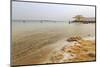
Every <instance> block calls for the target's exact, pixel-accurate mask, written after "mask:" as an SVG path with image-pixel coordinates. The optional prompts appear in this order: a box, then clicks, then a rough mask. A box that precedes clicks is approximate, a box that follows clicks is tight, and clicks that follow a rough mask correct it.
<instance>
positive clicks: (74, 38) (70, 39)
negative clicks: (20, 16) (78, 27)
mask: <svg viewBox="0 0 100 67" xmlns="http://www.w3.org/2000/svg"><path fill="white" fill-rule="evenodd" d="M81 39H82V38H81V37H80V36H75V37H70V38H68V39H67V41H68V42H72V41H77V40H81Z"/></svg>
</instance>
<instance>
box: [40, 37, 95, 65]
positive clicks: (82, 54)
mask: <svg viewBox="0 0 100 67" xmlns="http://www.w3.org/2000/svg"><path fill="white" fill-rule="evenodd" d="M78 41H79V42H80V43H79V42H78ZM65 42H66V43H67V44H65V45H64V46H61V47H60V49H59V50H57V49H55V50H54V51H53V53H52V54H51V55H50V56H51V57H50V58H49V60H47V61H45V62H41V63H62V62H79V61H93V60H96V58H95V37H90V36H88V37H82V39H81V40H77V41H72V42H67V41H65ZM62 44H64V43H63V42H62ZM84 44H85V45H84ZM57 48H58V47H57ZM83 49H84V50H83ZM69 50H70V51H69ZM71 51H72V52H71Z"/></svg>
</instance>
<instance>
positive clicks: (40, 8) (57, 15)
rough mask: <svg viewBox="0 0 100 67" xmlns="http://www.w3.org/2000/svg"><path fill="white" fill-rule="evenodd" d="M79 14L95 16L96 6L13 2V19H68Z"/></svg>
mask: <svg viewBox="0 0 100 67" xmlns="http://www.w3.org/2000/svg"><path fill="white" fill-rule="evenodd" d="M78 14H81V15H83V16H86V17H94V16H95V7H92V6H79V5H77V6H76V5H61V4H46V3H29V2H12V19H27V20H29V19H32V20H41V19H42V20H43V19H44V20H63V21H65V20H66V21H67V20H70V19H71V18H72V17H73V16H75V15H78Z"/></svg>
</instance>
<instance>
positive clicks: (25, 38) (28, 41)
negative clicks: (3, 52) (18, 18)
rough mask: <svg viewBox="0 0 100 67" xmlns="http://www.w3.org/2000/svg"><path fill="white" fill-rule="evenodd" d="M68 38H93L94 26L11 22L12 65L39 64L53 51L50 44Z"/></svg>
mask: <svg viewBox="0 0 100 67" xmlns="http://www.w3.org/2000/svg"><path fill="white" fill-rule="evenodd" d="M70 36H83V37H87V36H95V24H75V23H72V24H68V23H64V22H56V23H53V22H44V23H39V22H25V23H23V22H12V56H13V64H37V63H40V62H42V61H44V60H45V59H46V58H48V55H49V53H51V52H52V50H54V49H55V47H56V45H55V47H53V48H52V47H50V46H52V44H53V45H54V43H56V42H57V41H60V40H62V39H64V38H66V39H67V38H68V37H70ZM56 48H57V47H56ZM41 51H42V52H41ZM41 55H42V56H41ZM43 55H44V56H43Z"/></svg>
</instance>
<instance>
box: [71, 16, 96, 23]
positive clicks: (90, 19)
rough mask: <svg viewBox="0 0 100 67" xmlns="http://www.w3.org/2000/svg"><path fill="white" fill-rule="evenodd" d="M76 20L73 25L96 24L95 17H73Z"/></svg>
mask: <svg viewBox="0 0 100 67" xmlns="http://www.w3.org/2000/svg"><path fill="white" fill-rule="evenodd" d="M73 18H74V20H73V21H72V23H95V22H96V20H95V17H84V16H82V15H77V16H75V17H73Z"/></svg>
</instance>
